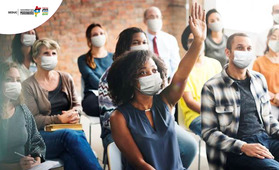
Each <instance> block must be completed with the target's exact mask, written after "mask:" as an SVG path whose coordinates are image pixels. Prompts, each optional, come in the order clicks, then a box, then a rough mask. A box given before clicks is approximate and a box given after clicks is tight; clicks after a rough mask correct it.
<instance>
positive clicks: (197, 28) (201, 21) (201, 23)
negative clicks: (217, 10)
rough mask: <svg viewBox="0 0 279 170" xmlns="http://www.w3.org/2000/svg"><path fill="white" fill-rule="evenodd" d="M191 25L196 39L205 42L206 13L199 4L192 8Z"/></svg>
mask: <svg viewBox="0 0 279 170" xmlns="http://www.w3.org/2000/svg"><path fill="white" fill-rule="evenodd" d="M189 24H190V28H191V31H192V33H193V35H194V37H195V39H201V40H202V41H204V40H205V38H206V23H205V11H204V10H203V11H202V9H201V6H200V5H197V3H195V5H193V6H192V11H191V16H190V17H189Z"/></svg>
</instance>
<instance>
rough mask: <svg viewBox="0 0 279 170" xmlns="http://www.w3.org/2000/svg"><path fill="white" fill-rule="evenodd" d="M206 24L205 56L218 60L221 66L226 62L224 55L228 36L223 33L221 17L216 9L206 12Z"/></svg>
mask: <svg viewBox="0 0 279 170" xmlns="http://www.w3.org/2000/svg"><path fill="white" fill-rule="evenodd" d="M206 25H207V37H206V39H205V56H207V57H210V58H214V59H216V60H218V61H219V62H220V64H221V66H222V67H223V66H224V65H225V64H227V62H228V59H227V57H226V55H225V48H226V43H227V39H228V37H227V36H226V35H225V34H224V30H223V29H224V27H223V22H222V18H221V15H220V14H219V12H218V11H217V10H216V9H211V10H209V11H208V12H207V13H206Z"/></svg>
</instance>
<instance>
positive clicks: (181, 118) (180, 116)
mask: <svg viewBox="0 0 279 170" xmlns="http://www.w3.org/2000/svg"><path fill="white" fill-rule="evenodd" d="M177 114H178V116H177V122H178V125H179V126H181V127H183V128H184V129H186V130H189V129H188V128H187V127H186V126H185V123H184V119H185V116H184V114H183V110H182V108H181V106H180V102H178V103H177Z"/></svg>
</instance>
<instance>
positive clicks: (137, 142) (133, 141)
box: [107, 4, 206, 170]
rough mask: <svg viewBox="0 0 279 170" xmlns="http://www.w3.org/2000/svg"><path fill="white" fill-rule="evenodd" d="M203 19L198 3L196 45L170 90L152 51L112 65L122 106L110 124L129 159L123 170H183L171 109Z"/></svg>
mask: <svg viewBox="0 0 279 170" xmlns="http://www.w3.org/2000/svg"><path fill="white" fill-rule="evenodd" d="M204 18H205V14H204V12H202V11H201V8H200V7H199V6H198V5H197V4H195V7H193V8H192V16H191V17H190V20H189V24H190V27H191V31H192V32H193V34H194V41H193V44H192V45H191V47H190V49H189V51H188V53H187V54H186V55H185V56H184V57H183V59H182V60H181V62H180V64H179V67H178V70H177V71H176V73H175V74H174V77H173V79H172V81H171V83H170V85H169V86H168V87H166V88H164V87H163V86H164V81H163V80H164V79H165V77H166V69H165V67H164V64H163V62H162V61H161V60H160V59H158V57H156V56H155V55H154V54H153V53H151V52H149V51H143V50H140V51H134V52H130V53H128V54H126V55H125V56H123V57H120V58H119V59H117V60H116V61H115V62H114V63H113V64H112V66H111V68H110V71H109V73H108V77H107V80H108V84H109V91H110V95H111V96H112V99H113V101H114V103H115V104H116V105H118V107H117V109H116V110H115V111H114V112H113V113H112V115H111V117H110V122H111V130H112V136H113V139H114V141H115V143H116V145H117V146H118V148H119V149H120V151H121V153H122V154H123V156H124V158H125V160H127V161H124V162H125V163H124V169H146V170H147V169H148V170H149V169H150V170H154V169H160V170H170V169H176V170H178V169H184V168H183V165H182V162H181V159H180V155H179V147H178V142H177V137H176V132H175V123H174V120H173V118H172V116H171V110H172V109H173V107H174V105H175V104H176V103H177V101H178V100H179V98H180V97H181V96H182V94H183V91H184V88H185V85H186V82H187V78H188V76H189V73H190V71H191V69H192V68H193V65H194V63H195V61H196V60H197V58H198V55H199V53H200V50H201V48H202V43H203V41H204V39H205V37H206V24H205V19H204ZM162 88H164V89H163V90H162V91H161V92H160V90H161V89H162ZM158 92H159V94H157V93H158Z"/></svg>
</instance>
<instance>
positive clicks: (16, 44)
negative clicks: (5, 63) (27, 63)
mask: <svg viewBox="0 0 279 170" xmlns="http://www.w3.org/2000/svg"><path fill="white" fill-rule="evenodd" d="M34 31H35V35H36V40H38V39H39V36H38V34H37V31H36V30H35V29H34ZM22 34H23V33H20V34H16V35H15V36H14V38H13V41H12V59H13V61H14V62H16V63H19V64H23V61H24V56H23V53H22V50H21V48H22V46H23V44H22V42H21V35H22ZM31 48H32V46H31ZM31 51H32V50H30V57H31ZM30 59H31V61H32V62H33V58H32V57H31V58H30Z"/></svg>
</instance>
